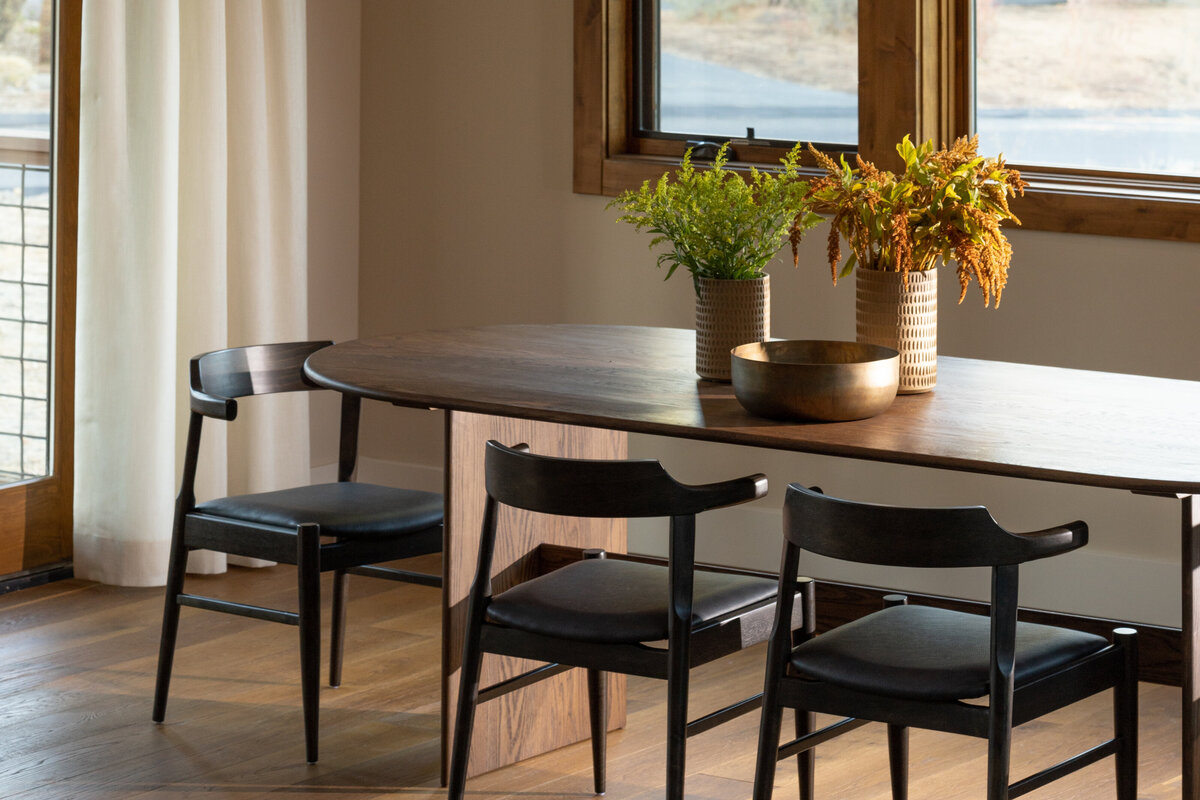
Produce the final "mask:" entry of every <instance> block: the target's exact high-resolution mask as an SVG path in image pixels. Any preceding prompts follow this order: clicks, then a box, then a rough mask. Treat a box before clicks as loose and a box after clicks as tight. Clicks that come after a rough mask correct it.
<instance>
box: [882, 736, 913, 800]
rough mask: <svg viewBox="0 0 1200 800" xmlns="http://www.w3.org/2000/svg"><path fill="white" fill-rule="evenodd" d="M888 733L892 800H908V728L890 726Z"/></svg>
mask: <svg viewBox="0 0 1200 800" xmlns="http://www.w3.org/2000/svg"><path fill="white" fill-rule="evenodd" d="M887 731H888V766H889V767H890V769H891V774H892V800H908V728H906V727H905V726H903V725H888V726H887Z"/></svg>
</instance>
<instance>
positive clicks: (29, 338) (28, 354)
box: [21, 322, 50, 361]
mask: <svg viewBox="0 0 1200 800" xmlns="http://www.w3.org/2000/svg"><path fill="white" fill-rule="evenodd" d="M24 329H25V342H24V345H25V346H24V347H23V348H22V351H21V357H22V358H32V359H35V360H37V361H45V360H46V359H47V356H48V355H49V351H50V326H49V325H43V324H40V323H37V322H26V323H25V325H24Z"/></svg>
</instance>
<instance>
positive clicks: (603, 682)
mask: <svg viewBox="0 0 1200 800" xmlns="http://www.w3.org/2000/svg"><path fill="white" fill-rule="evenodd" d="M607 683H608V681H607V678H605V675H604V673H603V672H601V671H600V670H598V669H589V670H588V671H587V684H588V714H589V718H590V719H591V724H592V783H593V785H594V787H595V790H596V794H604V792H605V765H604V762H605V760H606V757H607V751H608V748H607V744H608V686H607Z"/></svg>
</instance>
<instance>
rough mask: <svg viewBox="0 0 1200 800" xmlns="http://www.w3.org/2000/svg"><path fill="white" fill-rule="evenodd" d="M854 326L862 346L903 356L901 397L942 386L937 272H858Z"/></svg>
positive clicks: (861, 270)
mask: <svg viewBox="0 0 1200 800" xmlns="http://www.w3.org/2000/svg"><path fill="white" fill-rule="evenodd" d="M854 273H855V276H856V292H855V323H856V328H857V336H856V338H857V339H858V341H860V342H866V343H868V344H879V345H883V346H884V347H891V348H894V349H896V350H899V351H900V385H899V388H898V390H897V391H898V392H899V393H900V394H917V393H920V392H928V391H929V390H930V389H932V388H933V387H934V386H935V385H936V384H937V270H936V269H930V270H926V271H924V272H916V271H913V272H909V273H908V286H907V287H906V286H905V285H904V276H903V275H902V274H901V273H899V272H887V271H882V270H873V269H862V268H861V267H860V268H859V269H856V270H855V271H854Z"/></svg>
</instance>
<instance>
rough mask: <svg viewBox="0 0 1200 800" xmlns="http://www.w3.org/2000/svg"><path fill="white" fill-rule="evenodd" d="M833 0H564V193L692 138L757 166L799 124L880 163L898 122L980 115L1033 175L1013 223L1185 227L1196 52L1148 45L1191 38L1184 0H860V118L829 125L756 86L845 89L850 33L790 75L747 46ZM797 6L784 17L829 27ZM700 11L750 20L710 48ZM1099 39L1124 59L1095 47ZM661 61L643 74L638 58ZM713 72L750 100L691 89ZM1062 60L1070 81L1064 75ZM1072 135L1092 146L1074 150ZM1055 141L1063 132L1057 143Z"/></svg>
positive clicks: (1195, 21)
mask: <svg viewBox="0 0 1200 800" xmlns="http://www.w3.org/2000/svg"><path fill="white" fill-rule="evenodd" d="M841 2H842V0H820V2H818V0H575V15H576V20H575V72H576V75H575V78H576V105H575V113H576V116H575V132H576V142H575V187H576V191H579V192H588V193H600V194H608V195H612V194H616V193H618V192H620V191H621V190H623V189H626V188H630V187H633V186H637V185H639V184H640V183H641V181H643V180H645V179H647V178H656V177H657V176H658V175H660V174H662V172H663V170H664V169H666V168H670V166H671V165H672V164H673V163H675V162H677V160H678V158H679V156H680V155H681V154H682V152H683V150H684V148H685V147H687V142H688V141H689V140H697V139H711V140H714V141H723V140H724V139H726V138H734V139H737V140H738V142H737V144H736V145H735V147H736V150H737V157H738V159H739V160H742V161H749V162H759V163H767V164H771V163H774V162H775V161H776V160H777V159H778V158H779V156H780V155H781V154H782V152H783V151H784V148H785V147H786V146H789V145H790V141H791V140H799V141H810V140H811V141H816V142H819V143H823V144H824V145H825V146H828V147H829V148H830V149H846V150H857V152H859V153H861V154H862V155H863V157H864V158H867V159H869V160H872V161H875V162H876V163H878V164H880V165H881V166H884V167H888V166H894V165H895V161H894V160H895V159H896V156H895V152H894V146H895V143H896V142H898V141H899V140H900V139H901V138H902V137H903V136H904V135H905V134H912V135H913V137H914V138H915V139H917V140H925V139H933V140H935V141H937V142H947V141H950V140H952V139H954V138H955V137H957V136H959V135H963V134H965V133H968V132H971V131H974V130H977V131H978V132H979V134H980V137H981V145H980V146H981V150H982V151H983V152H988V153H994V152H1004V153H1005V155H1006V157H1007V158H1008V160H1009V162H1010V163H1012V164H1014V165H1016V166H1018V167H1019V168H1020V169H1021V170H1022V173H1023V175H1024V176H1025V178H1026V180H1028V181H1029V183H1030V188H1029V190H1028V191H1027V192H1026V196H1025V197H1024V198H1021V199H1020V200H1019V201H1018V202H1017V203H1016V204H1015V205H1014V210H1015V211H1016V213H1017V215H1018V216H1019V217H1020V218H1021V221H1022V223H1023V225H1024V227H1026V228H1032V229H1036V230H1053V231H1066V232H1078V233H1096V234H1110V235H1119V236H1134V237H1144V238H1158V239H1168V240H1176V241H1197V242H1200V175H1198V174H1197V166H1198V165H1197V163H1195V162H1196V161H1200V159H1198V158H1197V157H1196V156H1195V155H1194V152H1195V147H1194V146H1190V147H1189V143H1191V142H1194V141H1195V139H1196V133H1197V132H1200V101H1198V100H1196V98H1197V97H1200V56H1196V55H1194V48H1192V47H1190V45H1186V44H1180V45H1179V46H1178V47H1169V46H1168V47H1165V48H1163V47H1162V45H1161V44H1160V42H1161V41H1162V40H1163V37H1164V36H1165V37H1167V38H1170V37H1173V36H1180V37H1182V39H1181V42H1185V43H1186V42H1192V41H1195V40H1196V33H1197V32H1200V0H1173V2H1170V3H1149V2H1146V1H1145V0H1095V1H1094V2H1088V3H1082V2H1078V0H896V1H895V2H889V3H876V2H868V1H867V0H859V2H858V3H857V15H856V19H854V20H853V25H854V28H855V31H856V35H857V50H856V51H855V53H854V56H855V59H856V62H857V63H856V64H855V65H853V66H856V68H857V69H856V71H857V81H856V83H855V85H856V86H857V92H856V93H855V94H854V96H853V97H852V98H851V99H852V101H853V102H854V106H855V109H856V113H857V119H856V120H855V122H856V125H854V126H849V125H844V124H843V125H842V126H841V128H840V129H837V131H838V132H835V131H834V129H833V128H831V127H830V126H829V125H827V123H829V122H830V118H833V117H837V116H838V115H841V116H843V117H844V116H845V115H846V112H845V111H844V108H845V106H844V105H843V106H842V107H840V108H838V109H836V110H835V109H834V107H833V106H831V105H830V104H826V105H825V106H824V107H823V108H822V107H821V106H820V104H819V103H815V102H814V103H810V104H809V107H808V109H807V110H806V109H805V106H804V104H803V103H800V104H799V108H800V110H799V112H798V113H787V112H786V111H785V109H783V108H781V106H780V103H779V102H778V96H777V94H776V93H774V92H772V91H770V90H769V89H763V88H762V87H763V86H764V85H767V86H775V84H762V83H761V81H764V80H765V81H778V82H790V83H796V84H798V85H799V86H800V89H796V90H794V91H796V92H797V93H798V95H805V96H807V97H809V98H815V97H821V95H815V94H813V93H812V92H813V91H815V90H826V91H843V92H844V88H841V89H839V88H837V87H839V86H840V87H845V86H846V85H847V76H848V75H849V73H850V70H851V65H850V64H849V63H848V62H847V61H846V56H845V55H844V54H845V52H846V49H847V48H846V47H845V46H844V45H843V46H842V47H841V48H840V50H835V49H834V47H833V44H832V43H833V42H834V41H836V39H837V37H838V36H839V35H840V34H831V33H826V34H824V35H818V36H817V37H816V41H817V42H821V43H823V45H822V46H824V47H826V50H827V52H823V53H821V54H820V58H821V59H822V69H821V70H820V71H819V72H820V74H819V75H813V74H809V75H808V76H807V77H806V76H804V75H802V74H801V72H802V70H800V69H799V68H797V67H796V66H795V64H790V63H789V62H787V61H786V60H785V59H780V58H778V57H776V56H772V58H771V59H770V61H771V62H772V64H774V65H775V66H772V67H770V68H769V69H768V68H767V67H765V66H763V63H762V62H763V58H762V57H761V53H760V54H759V55H757V56H756V55H754V54H753V51H754V48H755V46H756V45H755V44H754V43H755V42H757V47H758V49H759V50H760V51H761V50H764V49H771V50H774V49H777V48H778V47H779V45H777V44H776V42H777V41H779V40H778V39H777V38H775V37H778V36H781V35H783V31H784V29H786V28H789V27H790V28H792V29H793V30H795V29H796V27H797V26H795V25H793V24H792V23H791V22H788V21H787V20H789V19H796V18H799V17H801V16H803V14H806V13H809V12H810V11H811V10H812V9H813V8H819V7H822V6H823V7H825V10H826V11H827V12H829V13H832V12H831V10H830V9H831V7H832V6H835V5H837V4H839V3H841ZM788 15H791V16H790V17H789V16H788ZM1122 15H1124V16H1122ZM1168 17H1169V18H1168ZM1118 18H1120V19H1123V20H1124V22H1123V23H1120V24H1118V22H1117V20H1118ZM809 19H810V21H809V22H808V23H807V24H804V25H800V26H799V27H800V28H805V29H807V30H808V31H810V32H811V30H812V29H814V28H817V29H820V27H821V25H825V26H826V27H825V30H826V31H829V30H835V29H840V28H844V27H845V24H844V21H843V22H822V21H821V20H820V18H819V17H817V18H815V19H817V21H816V22H813V21H811V20H812V19H814V18H812V17H810V18H809ZM785 23H786V24H785ZM702 25H708V26H709V28H708V29H707V30H708V32H709V33H712V34H714V36H713V37H712V38H717V39H723V40H726V41H732V40H736V39H738V38H741V36H742V35H744V34H745V31H746V30H748V29H752V28H754V27H755V26H758V28H757V30H758V36H757V38H756V37H755V36H749V37H748V38H749V41H750V43H751V44H750V45H749V47H748V48H747V49H746V50H743V51H741V53H739V52H738V51H736V50H734V51H728V50H726V51H723V52H722V51H720V50H719V48H717V47H715V46H714V45H712V44H711V43H706V40H705V33H704V29H703V28H702V27H701V26H702ZM739 25H740V27H739ZM1072 25H1075V26H1079V27H1076V28H1075V29H1074V30H1075V31H1076V32H1075V33H1074V34H1073V33H1072V30H1073V29H1072V28H1071V27H1070V26H1072ZM722 26H725V27H722ZM839 26H840V28H839ZM1142 29H1148V30H1149V31H1150V34H1141V35H1139V31H1141V30H1142ZM737 30H742V35H739V36H735V35H734V33H733V32H734V31H737ZM768 30H770V32H769V33H768V32H767V31H768ZM1022 31H1024V33H1022ZM1035 33H1036V34H1037V35H1036V36H1035V35H1034V34H1035ZM795 35H796V36H798V37H799V36H801V35H802V34H801V33H796V34H795ZM803 35H808V36H811V33H805V34H803ZM1105 36H1107V37H1108V38H1107V39H1105V38H1104V37H1105ZM797 41H798V42H803V40H802V39H797ZM976 45H978V48H977V49H978V52H976ZM1118 47H1124V48H1125V49H1118ZM806 48H808V49H816V48H817V45H816V44H814V43H813V40H812V39H811V38H810V39H809V40H808V43H807V44H803V43H802V44H797V45H795V46H794V48H793V49H795V50H801V49H806ZM784 49H785V50H786V48H784ZM702 51H703V52H702ZM1160 52H1165V53H1166V55H1160ZM839 53H840V54H839ZM1112 53H1120V54H1121V57H1119V58H1112V57H1106V56H1111V54H1112ZM702 54H703V55H704V58H705V59H707V63H709V64H711V65H713V66H712V67H711V68H708V67H706V68H704V69H690V70H684V71H683V76H684V78H686V79H687V83H684V82H682V80H681V78H680V77H679V76H678V75H677V74H676V73H677V72H678V70H677V69H676V68H675V67H672V66H671V65H672V62H673V61H677V60H678V59H681V58H692V59H696V57H697V56H698V55H702ZM806 57H807V56H806ZM1050 57H1053V58H1057V59H1058V62H1051V61H1047V60H1046V59H1047V58H1050ZM648 58H653V59H657V61H655V62H648V61H647V59H648ZM826 59H827V60H826ZM739 60H740V62H741V69H738V62H739ZM660 62H661V68H660V69H659V70H658V73H657V81H655V80H654V79H653V77H648V76H647V75H646V74H645V73H644V72H642V71H640V69H639V66H638V65H639V64H641V63H660ZM780 65H781V66H780ZM725 69H728V70H736V71H737V72H739V73H741V74H742V76H743V77H742V78H741V80H743V81H744V83H743V86H745V87H748V88H745V89H743V90H742V91H740V92H738V93H737V97H738V99H739V102H741V105H743V106H745V105H747V104H746V103H745V102H744V101H746V100H751V101H753V102H752V103H750V105H752V106H753V109H752V110H750V111H749V113H746V109H745V108H741V109H733V105H734V104H733V103H731V102H721V99H720V98H721V97H725V98H726V99H728V98H729V97H731V96H733V95H732V94H731V93H730V92H729V90H728V89H727V88H725V89H721V90H718V89H713V88H697V84H696V83H695V80H694V78H695V76H696V75H697V74H698V73H700V72H704V71H712V72H713V73H714V74H716V75H718V77H719V78H722V79H723V78H728V77H729V75H728V74H727V73H724V72H722V71H721V70H725ZM813 72H817V71H816V70H813ZM831 75H832V76H834V77H830V76H831ZM745 76H749V78H746V77H745ZM1072 76H1074V77H1075V78H1076V79H1077V80H1079V81H1082V82H1083V86H1082V88H1076V89H1064V88H1062V84H1063V83H1065V81H1067V80H1068V79H1070V78H1071V77H1072ZM804 81H808V84H805V83H804ZM1147 84H1155V85H1154V86H1153V87H1151V88H1147ZM756 86H757V87H759V88H758V89H755V87H756ZM647 87H649V88H647ZM831 87H832V88H831ZM775 88H778V87H777V86H775ZM1097 88H1104V90H1105V92H1104V93H1101V94H1096V93H1095V90H1096V89H1097ZM639 89H640V90H641V95H639ZM722 91H723V92H724V94H723V95H721V94H720V92H722ZM1055 92H1058V94H1055ZM639 96H641V97H649V100H644V101H642V102H639V101H638V98H639ZM824 97H825V99H830V98H829V96H827V95H826V96H824ZM714 98H715V99H714ZM976 98H978V101H976ZM1068 101H1069V102H1070V103H1074V105H1070V104H1069V102H1068ZM847 102H849V101H847ZM688 107H691V108H693V109H695V108H701V109H704V110H703V111H702V112H701V113H689V112H687V109H688ZM681 109H682V110H681ZM731 110H732V111H736V112H737V113H727V112H730V111H731ZM718 112H720V113H718ZM785 117H786V118H788V119H787V120H786V121H785V122H784V123H783V124H780V125H779V126H778V127H772V126H774V125H776V123H777V122H779V121H780V120H781V119H784V118H785ZM697 120H698V121H699V122H700V124H694V122H695V121H697ZM834 121H835V122H836V120H834ZM689 128H690V129H691V130H688V129H689ZM746 128H753V129H754V131H753V136H748V135H747V131H746ZM1085 138H1088V139H1094V140H1095V142H1096V145H1095V147H1094V148H1091V149H1093V150H1095V151H1096V152H1098V153H1100V155H1099V156H1095V157H1094V156H1092V155H1091V154H1089V153H1088V152H1086V150H1087V149H1088V148H1085V147H1083V146H1081V144H1080V143H1081V142H1082V141H1083V140H1084V139H1085ZM1064 141H1066V142H1070V143H1071V144H1072V146H1071V147H1069V148H1067V149H1066V150H1063V149H1061V147H1060V146H1061V144H1062V143H1063V142H1064ZM1162 141H1165V142H1167V143H1168V145H1167V146H1160V144H1159V142H1162ZM1160 152H1166V153H1168V155H1166V156H1161V155H1159V153H1160ZM1171 152H1173V153H1175V155H1170V153H1171ZM1171 159H1174V160H1173V161H1172V160H1171ZM1188 159H1191V161H1189V160H1188Z"/></svg>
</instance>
